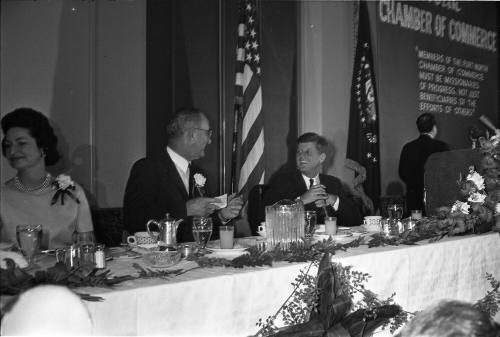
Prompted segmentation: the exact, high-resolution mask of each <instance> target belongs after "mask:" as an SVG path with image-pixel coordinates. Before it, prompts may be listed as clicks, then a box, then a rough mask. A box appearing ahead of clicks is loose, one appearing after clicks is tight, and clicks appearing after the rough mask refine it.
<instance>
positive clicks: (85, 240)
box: [75, 231, 95, 245]
mask: <svg viewBox="0 0 500 337" xmlns="http://www.w3.org/2000/svg"><path fill="white" fill-rule="evenodd" d="M75 243H77V244H78V245H85V244H92V245H94V244H95V238H94V232H92V231H90V232H76V242H75Z"/></svg>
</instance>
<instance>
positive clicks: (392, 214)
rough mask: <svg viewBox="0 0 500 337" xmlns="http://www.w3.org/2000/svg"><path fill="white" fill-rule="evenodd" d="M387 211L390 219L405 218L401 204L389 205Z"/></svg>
mask: <svg viewBox="0 0 500 337" xmlns="http://www.w3.org/2000/svg"><path fill="white" fill-rule="evenodd" d="M387 213H388V214H389V218H390V219H397V220H401V218H403V206H401V205H399V204H391V205H389V206H388V207H387Z"/></svg>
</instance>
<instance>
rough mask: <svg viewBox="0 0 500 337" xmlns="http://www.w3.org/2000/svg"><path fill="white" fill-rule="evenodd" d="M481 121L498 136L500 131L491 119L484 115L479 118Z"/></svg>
mask: <svg viewBox="0 0 500 337" xmlns="http://www.w3.org/2000/svg"><path fill="white" fill-rule="evenodd" d="M479 120H480V121H481V122H482V123H483V124H484V125H486V126H487V127H488V128H489V129H491V130H492V131H493V132H495V134H498V133H500V130H498V129H497V128H496V127H495V125H493V123H492V122H491V121H490V119H489V118H488V117H486V116H485V115H482V116H480V117H479Z"/></svg>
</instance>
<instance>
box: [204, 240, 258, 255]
mask: <svg viewBox="0 0 500 337" xmlns="http://www.w3.org/2000/svg"><path fill="white" fill-rule="evenodd" d="M248 248H249V247H248V246H244V245H241V244H239V243H235V244H234V247H233V248H231V249H222V248H220V245H219V244H216V243H213V244H211V245H208V246H207V250H209V251H210V252H212V253H214V254H217V255H230V256H239V255H242V254H245V253H246V250H247V249H248Z"/></svg>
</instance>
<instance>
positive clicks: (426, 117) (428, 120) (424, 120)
mask: <svg viewBox="0 0 500 337" xmlns="http://www.w3.org/2000/svg"><path fill="white" fill-rule="evenodd" d="M434 125H436V120H435V119H434V116H433V115H431V114H430V113H423V114H421V115H420V116H418V118H417V129H418V131H419V132H420V133H427V132H431V131H432V128H433V127H434Z"/></svg>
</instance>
